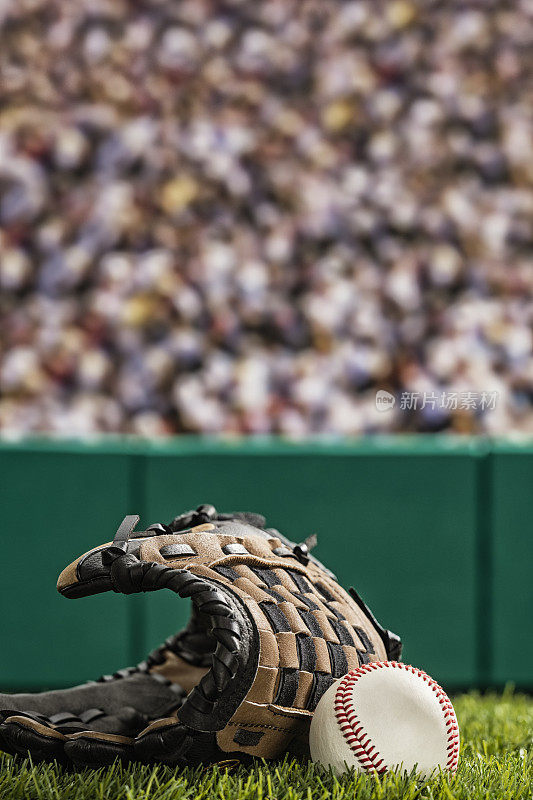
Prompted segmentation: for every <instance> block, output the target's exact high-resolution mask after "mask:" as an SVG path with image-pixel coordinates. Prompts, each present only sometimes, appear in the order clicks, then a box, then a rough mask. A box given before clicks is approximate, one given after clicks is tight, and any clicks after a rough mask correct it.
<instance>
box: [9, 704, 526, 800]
mask: <svg viewBox="0 0 533 800" xmlns="http://www.w3.org/2000/svg"><path fill="white" fill-rule="evenodd" d="M454 705H455V708H456V711H457V716H458V718H459V725H460V727H461V738H462V742H461V759H460V762H459V769H458V771H457V774H456V775H455V776H454V777H452V778H448V777H446V776H444V775H443V774H440V775H438V776H436V777H435V778H433V779H431V780H429V781H425V782H423V783H419V782H417V781H416V778H415V777H414V776H408V775H404V776H401V775H397V774H391V775H387V776H385V777H384V778H375V777H372V776H367V775H356V774H353V773H352V774H349V775H346V776H343V777H342V778H340V779H337V778H335V777H334V776H333V775H332V774H331V773H325V772H322V771H321V770H320V769H317V768H316V767H315V766H313V765H311V764H301V763H297V762H294V761H283V762H281V763H278V764H270V765H269V766H267V765H265V764H262V763H258V764H257V765H256V766H254V767H253V768H251V769H244V768H240V769H238V770H237V771H234V772H225V771H223V770H219V769H218V768H216V767H215V768H210V769H197V770H186V771H183V772H176V773H174V772H173V771H172V770H170V769H167V768H162V767H157V768H151V767H132V768H129V769H123V768H121V767H119V766H115V767H113V768H111V769H104V770H99V771H97V772H94V771H89V770H88V771H84V772H80V773H69V772H65V771H64V770H62V769H60V768H57V767H55V766H44V765H41V766H33V765H32V764H31V763H30V762H29V761H27V760H22V759H13V758H10V757H9V756H2V760H1V761H0V765H1V768H2V769H1V772H0V798H1V800H12V799H14V798H17V799H19V798H20V800H22V799H24V800H37V799H38V800H52V798H53V799H54V800H59V799H60V798H61V800H74V798H75V800H178V799H179V800H195V799H196V798H198V800H204V799H205V800H208V799H210V798H219V799H220V800H226V799H227V800H244V798H254V800H268V799H269V798H272V799H274V798H275V799H276V800H300V798H305V800H311V798H313V800H315V798H328V799H329V798H332V800H341V799H342V800H350V799H351V798H361V800H370V799H371V798H372V800H374V798H375V800H396V798H398V800H399V799H400V798H402V800H415V798H416V800H422V799H423V798H427V800H437V799H438V800H454V799H455V798H456V799H457V800H463V798H473V800H492V799H493V798H494V800H531V798H532V796H533V698H530V697H526V696H524V695H513V694H511V693H507V694H504V695H503V696H501V695H500V696H496V695H492V696H485V697H480V696H479V695H477V694H468V695H462V696H460V697H457V698H455V701H454Z"/></svg>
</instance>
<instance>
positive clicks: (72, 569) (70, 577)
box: [57, 542, 113, 592]
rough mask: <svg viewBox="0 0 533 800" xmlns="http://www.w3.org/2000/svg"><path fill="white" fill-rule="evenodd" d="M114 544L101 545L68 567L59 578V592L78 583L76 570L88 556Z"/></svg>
mask: <svg viewBox="0 0 533 800" xmlns="http://www.w3.org/2000/svg"><path fill="white" fill-rule="evenodd" d="M111 544H113V543H112V542H106V543H105V544H99V545H98V547H93V548H91V550H87V552H86V553H82V554H81V556H79V558H77V559H76V560H75V561H73V562H72V563H71V564H69V565H68V567H65V569H64V570H63V571H62V572H61V573H60V575H59V578H58V579H57V591H58V592H60V591H61V590H62V589H65V588H66V587H67V586H72V584H74V583H78V576H77V574H76V570H77V568H78V564H79V563H80V561H81V560H82V558H85V556H88V555H89V553H95V552H96V551H97V550H101V549H102V548H103V547H110V545H111Z"/></svg>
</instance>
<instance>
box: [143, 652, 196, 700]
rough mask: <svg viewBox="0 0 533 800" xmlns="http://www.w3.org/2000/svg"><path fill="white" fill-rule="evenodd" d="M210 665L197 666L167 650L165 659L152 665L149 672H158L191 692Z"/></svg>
mask: <svg viewBox="0 0 533 800" xmlns="http://www.w3.org/2000/svg"><path fill="white" fill-rule="evenodd" d="M208 671H209V667H195V666H194V665H193V664H189V662H188V661H185V659H183V658H180V656H177V655H176V654H175V653H171V652H170V651H167V653H166V657H165V661H164V662H163V663H162V664H158V665H157V666H156V667H152V668H151V669H150V670H149V672H156V673H157V674H158V675H162V676H163V677H164V678H168V680H169V681H172V683H177V684H179V686H181V687H182V688H183V689H185V691H186V692H190V691H191V689H193V688H194V687H195V686H196V685H197V684H198V683H200V681H201V680H202V678H203V677H204V675H205V674H206V672H208Z"/></svg>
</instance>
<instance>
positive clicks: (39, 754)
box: [0, 715, 66, 763]
mask: <svg viewBox="0 0 533 800" xmlns="http://www.w3.org/2000/svg"><path fill="white" fill-rule="evenodd" d="M0 739H3V740H4V742H5V743H6V744H7V747H9V748H11V750H12V752H14V753H16V754H19V755H23V756H28V755H31V757H32V759H33V761H34V762H36V763H37V762H40V761H54V760H55V761H58V762H59V763H64V762H65V752H64V748H63V746H64V744H65V741H66V737H65V736H64V735H63V734H62V733H60V732H59V731H56V730H54V729H53V728H51V727H50V726H49V725H46V724H44V723H42V722H39V721H38V720H36V719H32V718H31V717H28V716H23V715H17V716H12V717H8V718H7V719H6V721H5V722H3V723H2V725H0Z"/></svg>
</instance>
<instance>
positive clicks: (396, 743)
mask: <svg viewBox="0 0 533 800" xmlns="http://www.w3.org/2000/svg"><path fill="white" fill-rule="evenodd" d="M309 744H310V749H311V758H312V759H313V761H317V762H319V763H320V764H323V765H324V766H326V767H327V766H331V767H332V768H333V770H334V771H335V772H337V773H341V772H344V771H346V770H348V769H350V768H351V767H356V768H357V769H358V770H360V771H363V772H373V771H375V772H378V773H382V772H386V771H387V770H391V769H395V768H401V769H404V770H407V771H408V772H410V771H411V770H412V769H413V768H414V767H416V770H417V772H418V773H419V774H420V776H421V777H424V778H426V777H429V775H431V773H432V772H434V771H435V770H436V769H438V768H439V767H440V768H442V769H446V770H450V771H451V772H455V770H456V769H457V761H458V758H459V726H458V724H457V718H456V716H455V711H454V710H453V706H452V704H451V702H450V699H449V697H448V696H447V695H446V693H445V692H444V691H443V689H441V687H440V686H439V685H438V683H436V682H435V681H434V680H433V679H432V678H430V677H429V675H426V673H425V672H422V670H419V669H416V667H411V666H409V665H408V664H401V663H399V662H396V661H376V662H373V663H370V664H363V665H362V666H361V667H359V668H358V669H354V670H352V671H351V672H349V673H348V674H347V675H345V676H344V677H343V678H340V680H338V681H336V682H335V683H334V684H333V685H332V686H330V688H329V689H328V690H327V692H326V693H325V694H324V695H323V697H322V698H321V700H320V702H319V704H318V706H317V708H316V711H315V714H314V716H313V719H312V722H311V730H310V734H309Z"/></svg>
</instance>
